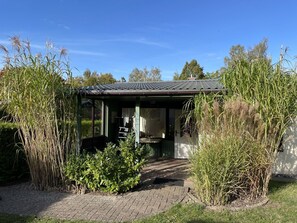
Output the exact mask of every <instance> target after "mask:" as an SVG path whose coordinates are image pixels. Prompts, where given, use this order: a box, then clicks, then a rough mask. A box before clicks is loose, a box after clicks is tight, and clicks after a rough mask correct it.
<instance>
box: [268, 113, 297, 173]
mask: <svg viewBox="0 0 297 223" xmlns="http://www.w3.org/2000/svg"><path fill="white" fill-rule="evenodd" d="M273 173H274V174H284V175H295V176H297V118H296V119H295V121H294V122H293V124H292V125H291V126H290V127H289V128H288V130H287V132H286V134H285V136H284V142H283V152H279V154H278V157H277V160H276V163H275V165H274V170H273Z"/></svg>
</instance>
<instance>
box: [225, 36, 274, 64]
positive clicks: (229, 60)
mask: <svg viewBox="0 0 297 223" xmlns="http://www.w3.org/2000/svg"><path fill="white" fill-rule="evenodd" d="M267 50H268V40H267V39H263V40H262V41H261V42H260V43H258V44H256V45H255V46H254V47H253V48H251V49H248V50H246V49H245V47H244V46H242V45H235V46H232V47H231V49H230V52H229V57H225V58H224V62H225V68H226V69H228V68H232V67H233V66H235V65H236V64H237V62H239V61H241V60H245V61H248V62H252V61H254V60H258V59H260V60H266V61H267V62H268V63H270V62H271V59H269V58H268V57H267Z"/></svg>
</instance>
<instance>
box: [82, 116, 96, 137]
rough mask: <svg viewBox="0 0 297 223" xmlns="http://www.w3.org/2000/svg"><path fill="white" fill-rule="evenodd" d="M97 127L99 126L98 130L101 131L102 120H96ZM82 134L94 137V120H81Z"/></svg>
mask: <svg viewBox="0 0 297 223" xmlns="http://www.w3.org/2000/svg"><path fill="white" fill-rule="evenodd" d="M95 127H96V128H99V129H98V130H97V131H96V132H100V127H101V120H95ZM81 136H82V137H83V138H88V137H92V121H91V120H82V121H81Z"/></svg>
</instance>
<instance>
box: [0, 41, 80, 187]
mask: <svg viewBox="0 0 297 223" xmlns="http://www.w3.org/2000/svg"><path fill="white" fill-rule="evenodd" d="M11 41H12V49H11V51H12V52H13V55H11V54H10V52H9V50H8V49H6V48H5V47H4V46H1V49H2V50H3V51H4V53H5V59H6V60H5V67H4V72H3V75H2V76H1V80H0V101H1V102H2V106H3V107H4V109H5V111H6V112H7V113H8V114H10V115H11V116H12V118H13V120H14V122H15V123H17V125H18V127H19V130H18V132H19V137H20V138H21V141H22V145H23V148H24V151H25V154H26V158H27V162H28V165H29V169H30V175H31V179H32V183H33V184H34V185H35V186H36V187H37V188H39V189H47V188H49V187H56V186H60V185H61V184H62V183H63V182H64V174H63V166H64V160H65V157H67V154H68V152H69V151H70V150H71V149H72V148H73V140H75V137H74V131H73V128H72V125H69V124H67V123H71V121H72V120H75V117H74V115H75V108H74V97H73V95H74V90H72V89H71V87H70V86H69V85H66V84H65V82H64V80H63V78H67V77H69V76H71V71H70V70H69V65H68V64H67V62H65V60H64V55H65V50H64V49H62V50H61V52H60V55H57V54H56V52H55V51H54V49H53V48H50V47H51V45H50V44H49V45H48V49H47V53H46V55H45V56H42V55H41V54H37V55H34V54H33V53H32V51H31V48H30V43H29V42H25V41H21V40H20V39H19V38H17V37H13V38H12V39H11Z"/></svg>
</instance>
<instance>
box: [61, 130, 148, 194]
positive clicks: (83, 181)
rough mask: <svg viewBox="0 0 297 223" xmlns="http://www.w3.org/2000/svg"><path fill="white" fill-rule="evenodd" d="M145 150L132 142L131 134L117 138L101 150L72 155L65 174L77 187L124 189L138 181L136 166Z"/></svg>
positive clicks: (140, 161)
mask: <svg viewBox="0 0 297 223" xmlns="http://www.w3.org/2000/svg"><path fill="white" fill-rule="evenodd" d="M146 156H147V151H146V150H145V149H144V148H143V147H139V146H135V138H134V136H133V134H129V135H128V137H127V138H126V140H122V141H120V142H119V146H117V145H115V144H112V143H109V144H108V145H107V147H106V148H105V149H104V151H103V152H101V151H97V153H96V154H82V155H80V156H72V157H71V158H70V159H69V160H68V162H67V164H66V167H65V174H66V176H67V177H68V178H69V179H70V180H72V181H75V183H76V184H77V185H79V186H81V187H86V188H88V189H90V190H101V191H104V192H111V193H114V192H125V191H128V190H130V189H131V188H133V187H134V186H135V185H137V184H138V183H139V181H140V170H141V168H142V167H143V165H144V164H145V160H146Z"/></svg>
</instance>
